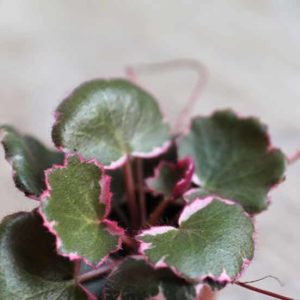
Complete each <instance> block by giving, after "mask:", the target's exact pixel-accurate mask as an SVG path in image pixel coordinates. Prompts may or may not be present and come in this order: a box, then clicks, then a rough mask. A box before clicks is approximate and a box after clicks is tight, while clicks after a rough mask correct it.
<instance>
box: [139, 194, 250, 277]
mask: <svg viewBox="0 0 300 300" xmlns="http://www.w3.org/2000/svg"><path fill="white" fill-rule="evenodd" d="M252 235H253V225H252V222H251V220H250V218H249V217H248V216H246V215H245V213H244V211H243V209H242V208H241V207H240V206H239V205H236V204H233V202H228V201H226V202H224V200H219V199H214V198H210V197H208V198H205V199H198V200H195V201H194V202H193V203H191V204H190V205H188V206H186V207H185V208H184V210H183V212H182V214H181V216H180V218H179V228H175V227H171V226H160V227H152V228H150V229H149V230H145V231H144V232H142V234H141V235H140V236H139V239H140V240H141V241H142V244H141V251H142V252H143V253H145V255H146V256H147V257H148V258H149V259H150V261H151V262H153V263H154V264H156V265H157V266H160V265H165V264H167V265H168V266H169V267H173V268H175V269H176V270H177V271H178V272H179V273H180V274H182V275H185V276H188V277H189V278H192V279H197V280H205V279H207V278H211V279H212V280H214V281H219V282H231V281H233V280H234V279H236V278H237V277H238V275H239V273H240V272H241V270H242V268H243V266H244V265H245V264H248V263H249V261H250V260H251V259H252V257H253V249H254V244H253V238H252Z"/></svg>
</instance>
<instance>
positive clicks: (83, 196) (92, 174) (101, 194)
mask: <svg viewBox="0 0 300 300" xmlns="http://www.w3.org/2000/svg"><path fill="white" fill-rule="evenodd" d="M46 177H47V180H48V186H49V187H48V189H49V190H48V191H46V192H45V194H44V198H43V201H42V206H41V212H42V215H43V216H44V218H45V221H46V224H47V226H48V227H49V229H50V230H51V231H52V232H54V233H55V234H56V235H57V247H58V251H59V253H61V254H62V255H68V256H69V257H70V258H72V259H73V258H74V259H75V258H78V257H83V258H85V259H86V260H87V261H89V262H90V263H92V264H97V263H100V262H101V261H102V260H103V259H105V258H106V257H107V255H108V254H109V253H110V252H111V251H115V250H117V249H118V248H119V246H120V235H121V234H122V232H123V231H122V230H121V229H120V228H119V227H117V225H116V224H115V223H114V222H111V221H108V220H106V219H105V217H106V216H107V215H108V213H109V208H110V198H111V194H110V192H109V181H110V179H109V177H107V176H106V175H105V173H104V170H103V169H102V168H101V167H99V166H98V165H97V164H96V163H95V162H85V161H82V160H80V159H79V158H78V157H77V156H70V157H68V160H67V161H66V162H65V165H64V166H63V167H58V166H57V167H55V168H53V169H51V170H49V171H48V172H47V176H46Z"/></svg>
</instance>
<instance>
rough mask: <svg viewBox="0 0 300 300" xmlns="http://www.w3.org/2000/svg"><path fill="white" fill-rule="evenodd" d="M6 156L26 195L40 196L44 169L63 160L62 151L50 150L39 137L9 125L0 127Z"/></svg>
mask: <svg viewBox="0 0 300 300" xmlns="http://www.w3.org/2000/svg"><path fill="white" fill-rule="evenodd" d="M0 131H2V133H3V135H4V137H3V139H2V144H3V147H4V150H5V157H6V159H7V160H8V161H9V162H10V164H11V165H12V168H13V171H14V181H15V184H16V186H17V187H18V188H19V189H20V190H22V191H23V192H24V193H25V194H26V195H29V196H35V197H38V196H39V195H40V194H41V193H42V191H43V190H44V189H45V175H44V171H45V170H46V169H48V168H50V167H51V166H52V165H53V164H59V163H62V162H63V159H64V156H63V154H62V153H58V152H55V151H51V150H48V149H47V148H46V147H45V146H44V145H42V144H41V143H40V142H39V141H38V140H37V139H35V138H34V137H32V136H29V135H22V134H20V133H19V132H18V131H16V130H15V129H14V128H12V127H9V126H2V127H0Z"/></svg>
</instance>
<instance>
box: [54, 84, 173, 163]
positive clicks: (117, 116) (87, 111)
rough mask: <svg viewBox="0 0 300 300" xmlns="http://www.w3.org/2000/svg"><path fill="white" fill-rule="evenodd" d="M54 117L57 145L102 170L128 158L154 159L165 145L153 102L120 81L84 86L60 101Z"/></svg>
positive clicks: (165, 129) (163, 129)
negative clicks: (103, 167)
mask: <svg viewBox="0 0 300 300" xmlns="http://www.w3.org/2000/svg"><path fill="white" fill-rule="evenodd" d="M57 116H58V117H57V120H56V123H55V125H54V127H53V131H52V138H53V141H54V143H55V144H56V146H58V147H60V148H63V149H64V151H66V152H77V151H78V152H79V153H80V154H81V155H83V156H84V157H85V158H86V159H91V158H95V159H97V160H98V161H99V162H101V163H102V164H104V165H110V166H115V165H119V164H120V163H121V162H122V161H124V160H125V159H126V156H127V155H129V154H131V155H133V156H139V157H147V156H155V155H158V154H159V153H161V152H162V151H163V149H164V148H166V146H167V145H168V143H169V142H168V141H169V138H170V137H169V128H168V126H167V125H166V124H165V123H164V122H163V120H162V115H161V113H160V111H159V107H158V105H157V103H156V101H155V99H154V98H153V97H152V96H151V95H149V94H148V93H147V92H145V91H144V90H142V89H141V88H139V87H137V86H135V85H133V84H132V83H130V82H128V81H125V80H93V81H90V82H87V83H84V84H83V85H81V86H80V87H78V88H77V89H76V90H75V91H74V92H73V93H72V94H71V95H70V96H69V97H68V98H67V99H66V100H65V101H63V102H62V104H61V105H60V106H59V107H58V109H57Z"/></svg>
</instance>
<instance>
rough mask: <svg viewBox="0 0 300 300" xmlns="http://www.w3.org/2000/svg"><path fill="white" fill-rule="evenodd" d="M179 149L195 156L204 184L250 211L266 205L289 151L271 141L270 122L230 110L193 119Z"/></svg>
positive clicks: (210, 192)
mask: <svg viewBox="0 0 300 300" xmlns="http://www.w3.org/2000/svg"><path fill="white" fill-rule="evenodd" d="M179 155H180V157H185V156H186V155H189V156H192V157H193V159H194V161H195V164H196V175H197V176H198V179H199V181H200V185H201V188H202V189H203V190H205V191H207V193H208V194H217V195H220V196H222V197H224V198H228V199H232V200H235V201H237V202H239V203H241V204H242V205H243V206H244V208H245V209H246V210H247V211H248V212H250V213H256V212H259V211H261V210H262V209H264V208H265V207H266V206H267V202H268V201H267V193H268V191H269V190H270V188H271V187H272V186H273V185H275V184H278V183H279V182H280V181H281V180H282V179H283V173H284V169H285V157H284V155H283V153H282V152H281V151H280V150H278V149H274V148H272V147H271V145H270V142H269V138H268V135H267V131H266V127H265V126H264V125H262V124H260V123H259V122H258V120H256V119H254V118H238V117H237V116H236V115H235V114H233V113H232V112H230V111H219V112H216V113H214V114H213V115H212V116H211V117H207V118H204V117H199V118H196V119H194V120H193V122H192V127H191V131H190V133H189V134H188V135H187V136H185V137H184V139H183V140H182V141H181V143H180V145H179Z"/></svg>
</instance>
